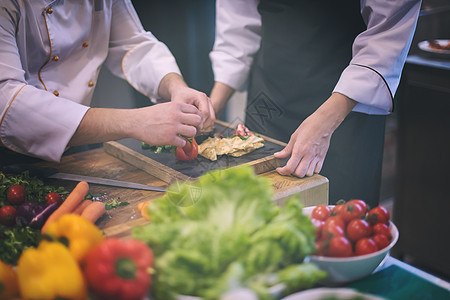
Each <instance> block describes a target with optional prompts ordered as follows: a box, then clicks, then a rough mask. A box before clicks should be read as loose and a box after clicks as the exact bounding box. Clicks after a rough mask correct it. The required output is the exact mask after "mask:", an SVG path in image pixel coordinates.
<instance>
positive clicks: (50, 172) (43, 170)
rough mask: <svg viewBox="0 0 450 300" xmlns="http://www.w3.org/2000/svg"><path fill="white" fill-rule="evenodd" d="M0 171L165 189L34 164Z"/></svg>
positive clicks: (115, 185)
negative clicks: (62, 171) (71, 172)
mask: <svg viewBox="0 0 450 300" xmlns="http://www.w3.org/2000/svg"><path fill="white" fill-rule="evenodd" d="M2 171H3V172H4V173H5V174H19V173H22V172H24V171H29V174H30V176H37V177H44V178H53V179H60V180H69V181H86V182H88V183H94V184H99V185H106V186H113V187H120V188H128V189H135V190H145V191H155V192H165V191H166V188H165V187H159V186H154V185H147V184H140V183H134V182H128V181H121V180H115V179H108V178H101V177H92V176H86V175H77V174H69V173H60V172H59V171H58V169H56V168H48V167H39V166H34V165H22V164H15V165H9V166H4V167H2Z"/></svg>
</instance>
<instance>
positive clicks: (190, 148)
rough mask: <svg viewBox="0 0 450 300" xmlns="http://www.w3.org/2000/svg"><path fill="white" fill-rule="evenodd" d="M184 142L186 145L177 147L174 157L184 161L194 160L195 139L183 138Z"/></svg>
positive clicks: (196, 151) (195, 154)
mask: <svg viewBox="0 0 450 300" xmlns="http://www.w3.org/2000/svg"><path fill="white" fill-rule="evenodd" d="M185 140H186V144H185V145H184V147H177V149H176V150H175V157H176V158H177V159H178V160H184V161H189V160H194V159H195V158H196V157H197V155H198V145H197V142H196V141H195V138H192V139H187V138H185Z"/></svg>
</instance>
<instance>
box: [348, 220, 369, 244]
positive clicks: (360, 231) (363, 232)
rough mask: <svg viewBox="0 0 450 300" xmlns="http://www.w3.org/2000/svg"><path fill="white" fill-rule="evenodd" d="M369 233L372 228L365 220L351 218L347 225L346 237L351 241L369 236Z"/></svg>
mask: <svg viewBox="0 0 450 300" xmlns="http://www.w3.org/2000/svg"><path fill="white" fill-rule="evenodd" d="M371 233H372V230H371V228H370V225H369V223H368V222H367V221H366V220H363V219H353V220H351V221H350V222H349V223H348V225H347V237H348V239H349V240H350V241H352V242H356V241H357V240H359V239H362V238H365V237H369V236H370V234H371Z"/></svg>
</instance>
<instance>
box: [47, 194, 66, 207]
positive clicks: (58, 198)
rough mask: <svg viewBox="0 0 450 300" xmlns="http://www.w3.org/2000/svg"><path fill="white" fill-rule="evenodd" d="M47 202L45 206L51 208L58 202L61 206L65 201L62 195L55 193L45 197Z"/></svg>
mask: <svg viewBox="0 0 450 300" xmlns="http://www.w3.org/2000/svg"><path fill="white" fill-rule="evenodd" d="M45 200H46V202H45V204H46V205H47V206H49V205H50V204H52V203H55V202H57V203H59V204H61V203H63V199H62V197H61V195H60V194H58V193H53V192H52V193H48V194H47V195H46V196H45Z"/></svg>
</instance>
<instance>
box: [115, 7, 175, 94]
mask: <svg viewBox="0 0 450 300" xmlns="http://www.w3.org/2000/svg"><path fill="white" fill-rule="evenodd" d="M106 65H107V67H108V68H109V69H110V70H111V72H112V73H113V74H115V75H116V76H119V77H121V78H123V79H125V80H126V81H127V82H128V83H129V84H130V85H131V86H133V87H134V88H135V89H136V90H138V91H139V92H141V93H142V94H144V95H146V96H148V97H151V98H159V96H158V87H159V84H160V82H161V79H162V78H163V77H164V76H165V75H167V74H168V73H177V74H180V75H181V72H180V70H179V68H178V65H177V63H176V61H175V58H174V57H173V55H172V53H171V52H170V51H169V49H168V48H167V46H166V45H165V44H164V43H162V42H160V41H158V40H157V39H156V37H155V36H154V35H153V34H151V33H150V32H146V31H145V30H144V28H143V27H142V24H141V22H140V20H139V18H138V15H137V14H136V11H135V9H134V7H133V5H132V4H131V1H130V0H116V1H114V3H113V7H112V17H111V36H110V42H109V52H108V58H107V60H106Z"/></svg>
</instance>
